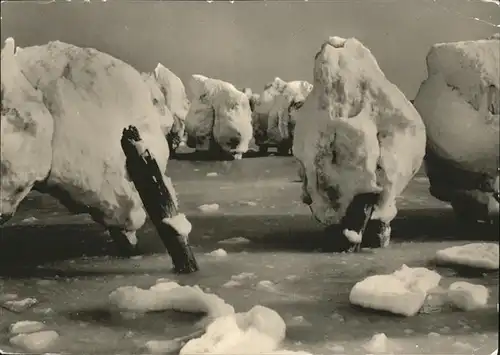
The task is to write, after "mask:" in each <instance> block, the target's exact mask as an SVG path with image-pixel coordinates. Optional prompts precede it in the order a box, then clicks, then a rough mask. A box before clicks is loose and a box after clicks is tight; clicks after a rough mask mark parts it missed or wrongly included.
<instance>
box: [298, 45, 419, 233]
mask: <svg viewBox="0 0 500 355" xmlns="http://www.w3.org/2000/svg"><path fill="white" fill-rule="evenodd" d="M332 88H336V89H335V90H332ZM425 142H426V137H425V126H424V124H423V122H422V119H421V118H420V115H419V114H418V112H417V110H416V109H415V107H413V105H412V104H411V103H410V102H409V101H408V99H407V98H406V97H405V95H404V94H403V93H402V92H401V91H400V90H399V89H398V88H397V87H396V85H394V84H392V83H391V82H390V81H389V80H388V79H387V77H386V76H385V74H384V73H383V72H382V70H381V69H380V67H379V65H378V63H377V60H376V59H375V57H374V56H373V54H372V53H371V52H370V50H369V49H368V48H366V47H365V46H364V45H363V44H362V43H361V42H359V41H358V40H357V39H355V38H347V39H344V38H342V39H340V38H339V37H331V38H329V39H328V40H326V41H325V42H324V43H323V45H322V46H321V49H320V51H319V52H318V53H317V55H316V57H315V62H314V82H313V89H312V91H311V93H310V94H309V96H308V97H307V99H306V100H305V102H304V105H303V106H302V107H301V108H300V110H298V112H297V118H296V126H295V132H294V139H293V154H294V156H295V157H296V158H297V160H298V161H299V163H300V169H301V170H302V172H303V174H302V173H301V175H302V176H304V179H302V186H303V189H302V200H303V201H307V203H308V205H309V207H310V209H311V211H312V213H313V214H314V216H315V217H316V218H317V219H318V220H319V221H320V222H321V223H323V224H326V225H333V224H338V223H339V222H340V221H341V220H342V219H343V217H344V216H345V213H346V212H347V209H348V206H349V205H350V204H351V202H352V201H353V199H354V197H355V196H357V195H359V194H362V193H377V194H379V193H381V195H380V198H379V200H378V201H377V203H376V205H375V209H374V212H373V215H372V219H376V220H381V221H382V222H385V223H389V222H391V220H392V219H394V217H395V216H396V214H397V208H396V197H397V196H398V195H400V193H401V192H402V191H403V190H404V189H405V187H406V186H407V185H408V183H409V182H410V180H411V179H412V178H413V176H414V175H415V172H416V171H418V170H419V167H420V166H421V164H422V160H423V157H424V155H425ZM347 157H349V158H347Z"/></svg>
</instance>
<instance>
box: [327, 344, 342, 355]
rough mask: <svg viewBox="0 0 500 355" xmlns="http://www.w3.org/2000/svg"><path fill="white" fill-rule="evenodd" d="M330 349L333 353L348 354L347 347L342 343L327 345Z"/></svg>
mask: <svg viewBox="0 0 500 355" xmlns="http://www.w3.org/2000/svg"><path fill="white" fill-rule="evenodd" d="M327 349H328V351H330V352H331V353H332V354H346V352H345V348H344V347H343V346H342V345H340V344H331V345H328V346H327Z"/></svg>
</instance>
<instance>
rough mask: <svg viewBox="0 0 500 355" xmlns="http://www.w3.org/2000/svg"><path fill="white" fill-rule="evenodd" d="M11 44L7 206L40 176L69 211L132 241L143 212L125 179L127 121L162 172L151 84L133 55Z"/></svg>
mask: <svg viewBox="0 0 500 355" xmlns="http://www.w3.org/2000/svg"><path fill="white" fill-rule="evenodd" d="M14 47H15V45H14V41H13V39H8V40H7V41H6V45H5V47H4V48H3V49H2V76H1V81H2V95H3V98H2V107H3V110H2V126H1V145H2V147H1V148H2V149H1V154H2V156H1V159H2V163H5V164H3V166H4V167H5V168H6V169H5V172H4V173H2V184H1V191H0V192H1V193H0V195H1V199H2V201H1V202H2V203H0V206H1V208H2V211H1V212H2V214H3V213H8V212H10V213H12V212H13V211H14V210H15V209H16V208H17V205H18V204H19V202H20V201H21V200H22V198H23V197H24V196H25V195H26V193H27V192H28V191H29V190H30V189H31V188H32V187H33V184H34V183H35V182H42V181H43V184H40V185H39V186H38V188H39V189H40V190H42V191H47V192H49V193H51V194H53V195H54V196H55V197H57V198H59V199H60V200H61V202H62V203H63V204H65V205H66V206H67V207H69V208H70V210H71V211H77V212H89V213H90V214H91V215H92V217H93V219H94V220H95V221H97V222H98V223H101V224H104V225H106V226H108V227H110V226H112V227H117V228H118V229H121V230H122V231H124V233H125V234H126V235H127V237H128V238H129V240H130V241H132V242H135V234H134V232H135V230H137V229H138V228H140V227H141V226H142V225H143V224H144V221H145V217H146V214H145V212H144V209H143V207H142V202H141V200H140V198H139V195H138V193H137V191H136V190H135V188H134V186H133V184H131V183H130V181H129V180H128V179H127V174H126V169H125V156H124V154H123V151H122V148H121V145H120V139H121V135H122V131H123V129H124V128H126V127H128V126H129V125H134V126H135V127H137V129H138V130H139V132H140V134H141V137H142V138H143V141H144V147H146V148H148V149H149V150H150V152H151V154H152V155H153V156H154V157H155V158H156V160H157V162H158V164H159V168H160V170H161V171H162V172H164V171H165V170H166V164H167V161H168V157H169V148H168V144H167V141H166V139H165V134H164V131H163V129H162V128H163V127H164V126H167V125H168V122H165V121H164V120H165V119H166V117H167V116H164V115H161V114H160V112H159V111H158V110H157V109H156V108H155V106H154V105H153V103H152V101H151V94H150V89H149V88H148V85H147V84H146V83H145V82H144V80H143V78H142V77H141V74H140V73H139V72H138V71H137V70H135V69H134V68H132V67H131V66H130V65H128V64H126V63H124V62H123V61H121V60H119V59H116V58H113V57H112V56H110V55H108V54H105V53H102V52H99V51H97V50H95V49H92V48H80V47H77V46H74V45H71V44H67V43H63V42H59V41H55V42H50V43H48V44H46V45H42V46H33V47H27V48H18V49H17V52H16V53H14ZM42 94H43V101H42ZM43 103H45V105H46V107H45V106H44V105H43ZM170 118H171V117H170ZM20 123H22V124H21V126H19V124H20ZM165 179H166V183H167V186H168V187H169V189H171V193H172V195H173V196H175V193H174V190H173V186H172V185H171V183H170V182H169V180H168V179H167V178H165Z"/></svg>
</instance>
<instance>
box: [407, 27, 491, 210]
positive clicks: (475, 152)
mask: <svg viewBox="0 0 500 355" xmlns="http://www.w3.org/2000/svg"><path fill="white" fill-rule="evenodd" d="M427 72H428V77H427V79H426V80H425V81H424V82H423V83H422V85H421V86H420V89H419V91H418V94H417V96H416V98H415V107H416V108H417V110H418V111H419V113H420V115H421V116H422V119H423V121H424V123H425V126H426V129H427V155H426V158H425V166H426V170H427V175H428V176H429V180H430V184H431V188H430V192H431V194H432V195H433V196H434V197H436V198H438V199H440V200H442V201H447V202H450V203H451V205H452V206H453V208H454V210H455V212H456V213H457V214H458V215H459V217H460V219H461V220H490V219H494V218H498V211H499V202H498V199H499V186H498V185H499V182H498V181H499V167H500V166H499V154H500V153H499V152H500V150H499V149H500V146H499V140H500V138H499V118H500V36H498V35H497V36H492V37H491V38H490V39H487V40H477V41H464V42H454V43H439V44H435V45H434V46H432V48H431V49H430V51H429V53H428V55H427ZM495 216H496V217H495Z"/></svg>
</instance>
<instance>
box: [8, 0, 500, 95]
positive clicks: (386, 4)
mask: <svg viewBox="0 0 500 355" xmlns="http://www.w3.org/2000/svg"><path fill="white" fill-rule="evenodd" d="M473 17H477V18H480V19H482V20H485V21H488V22H490V23H494V24H500V7H499V6H495V5H494V4H488V3H482V2H480V1H478V0H470V1H467V0H436V1H433V0H364V1H363V0H361V1H357V0H350V1H338V0H333V1H313V0H310V1H308V2H305V1H292V2H290V1H241V0H236V2H235V3H234V4H230V3H229V1H220V2H214V3H211V4H208V3H206V2H202V1H199V2H181V1H176V2H159V1H136V2H129V1H118V0H108V1H107V2H106V3H104V2H99V1H97V0H92V1H91V2H90V3H83V2H81V1H78V2H77V1H75V0H74V1H73V2H62V1H60V0H58V1H57V2H56V3H48V4H40V3H33V2H7V3H2V29H1V30H2V31H1V38H2V42H3V41H4V40H5V38H7V37H14V39H15V40H16V44H17V45H18V46H21V47H25V46H29V45H35V44H44V43H47V42H48V41H51V40H61V41H64V42H69V43H73V44H76V45H78V46H88V47H94V48H97V49H98V50H101V51H104V52H107V53H109V54H111V55H113V56H115V57H118V58H120V59H122V60H124V61H126V62H128V63H130V64H131V65H133V66H134V67H136V68H137V69H138V70H140V71H151V70H152V69H153V68H154V67H155V66H156V64H157V63H158V62H161V63H163V64H164V65H165V66H167V67H169V68H170V69H171V70H173V71H174V72H175V73H177V75H179V76H180V77H181V79H183V80H186V79H187V78H188V77H189V76H190V75H191V74H195V73H199V74H204V75H206V76H211V77H216V78H220V79H223V80H227V81H230V82H232V83H233V84H235V85H236V86H239V87H244V86H248V87H251V88H252V89H253V90H254V91H255V90H259V91H260V90H261V89H262V87H263V85H264V84H265V83H266V82H268V81H270V80H272V79H273V78H274V77H275V76H279V77H281V78H283V79H286V80H297V79H305V80H310V81H312V65H313V58H314V55H315V53H316V52H317V51H318V50H319V47H320V45H321V43H322V42H323V41H324V40H325V39H326V38H327V37H328V36H333V35H337V36H342V37H351V36H354V37H357V38H358V39H359V40H361V41H362V42H363V43H365V45H366V46H368V47H369V48H370V49H371V50H372V52H373V53H374V54H375V56H376V57H377V59H378V61H379V64H380V66H381V67H382V69H383V70H384V72H385V73H386V75H387V76H388V78H389V79H390V80H391V81H393V82H394V83H395V84H397V85H398V86H399V87H400V88H401V89H402V90H403V92H404V93H405V94H407V95H408V96H409V97H410V98H413V96H414V95H415V93H416V91H417V89H418V86H419V85H420V82H421V80H422V79H424V77H425V75H426V74H425V56H426V54H427V51H428V49H429V47H430V46H431V45H432V44H433V43H436V42H443V41H456V40H470V39H479V38H484V37H487V36H490V35H491V34H493V33H495V32H498V31H500V28H497V27H494V26H492V25H488V24H486V23H483V22H480V21H476V20H473Z"/></svg>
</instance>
